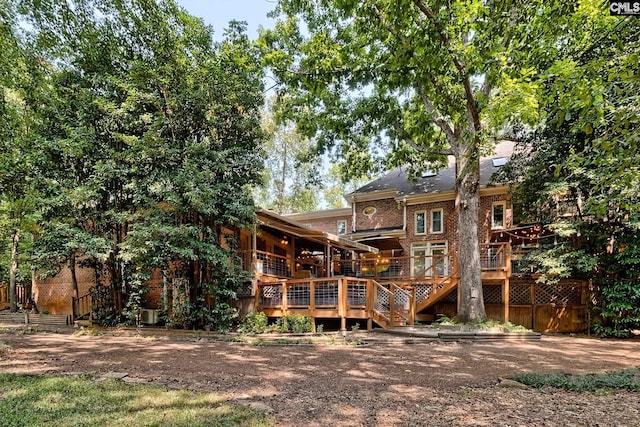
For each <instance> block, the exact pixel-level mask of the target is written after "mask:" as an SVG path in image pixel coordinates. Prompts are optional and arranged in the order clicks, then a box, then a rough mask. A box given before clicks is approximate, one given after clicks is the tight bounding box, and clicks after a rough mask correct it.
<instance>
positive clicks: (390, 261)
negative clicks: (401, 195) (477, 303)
mask: <svg viewBox="0 0 640 427" xmlns="http://www.w3.org/2000/svg"><path fill="white" fill-rule="evenodd" d="M509 248H510V245H509V243H485V244H481V245H480V263H481V267H482V270H483V271H510V267H511V254H510V249H509ZM252 254H253V252H252V251H243V252H242V254H241V257H242V260H243V266H244V269H245V270H246V271H251V269H250V266H251V263H252V260H251V257H252V256H253V255H252ZM255 254H256V268H255V272H256V273H257V274H259V275H267V276H273V277H277V278H281V279H288V278H292V277H294V276H295V263H294V261H293V259H292V258H290V257H286V256H282V255H276V254H273V253H269V252H263V251H255ZM457 262H458V253H457V249H456V248H455V246H454V247H451V248H450V249H449V251H448V252H447V253H446V254H433V255H420V256H404V257H384V256H379V257H376V258H357V259H334V260H333V262H332V264H333V269H332V270H333V271H332V272H333V276H347V277H355V278H362V279H373V280H376V281H379V282H383V283H389V282H416V281H421V280H425V281H428V282H434V281H438V279H442V278H446V277H449V276H451V275H452V274H453V272H454V271H456V265H457ZM323 275H324V274H323ZM318 276H320V274H318Z"/></svg>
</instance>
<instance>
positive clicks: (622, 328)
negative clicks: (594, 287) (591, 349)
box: [593, 280, 640, 338]
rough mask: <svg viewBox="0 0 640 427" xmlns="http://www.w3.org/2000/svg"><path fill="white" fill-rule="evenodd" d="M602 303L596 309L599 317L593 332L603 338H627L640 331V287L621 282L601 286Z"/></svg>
mask: <svg viewBox="0 0 640 427" xmlns="http://www.w3.org/2000/svg"><path fill="white" fill-rule="evenodd" d="M599 297H600V301H601V303H600V304H599V305H598V306H596V307H594V312H595V314H596V315H597V316H598V317H597V318H596V319H595V321H594V324H593V332H595V333H596V334H598V335H601V336H603V337H618V338H627V337H630V336H631V335H632V330H634V329H640V286H638V283H637V282H634V281H625V280H620V281H616V282H612V283H606V284H604V283H603V284H601V285H600V295H599Z"/></svg>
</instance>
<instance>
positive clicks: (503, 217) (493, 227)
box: [491, 200, 507, 230]
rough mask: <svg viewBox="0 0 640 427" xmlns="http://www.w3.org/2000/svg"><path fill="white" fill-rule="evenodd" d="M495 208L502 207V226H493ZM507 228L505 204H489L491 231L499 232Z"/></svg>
mask: <svg viewBox="0 0 640 427" xmlns="http://www.w3.org/2000/svg"><path fill="white" fill-rule="evenodd" d="M496 206H502V225H495V221H494V218H495V208H496ZM506 226H507V202H506V201H505V200H502V201H500V202H495V203H492V204H491V229H492V230H501V229H504V228H505V227H506Z"/></svg>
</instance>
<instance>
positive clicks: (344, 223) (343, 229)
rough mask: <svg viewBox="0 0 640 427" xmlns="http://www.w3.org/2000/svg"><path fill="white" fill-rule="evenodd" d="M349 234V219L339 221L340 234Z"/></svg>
mask: <svg viewBox="0 0 640 427" xmlns="http://www.w3.org/2000/svg"><path fill="white" fill-rule="evenodd" d="M341 234H347V221H345V220H340V221H338V235H341Z"/></svg>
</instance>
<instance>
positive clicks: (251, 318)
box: [238, 312, 269, 334]
mask: <svg viewBox="0 0 640 427" xmlns="http://www.w3.org/2000/svg"><path fill="white" fill-rule="evenodd" d="M268 327H269V324H268V319H267V316H266V315H265V314H264V313H262V312H259V313H258V312H253V313H249V314H247V317H245V319H244V322H242V324H240V326H239V327H238V332H241V333H245V334H264V333H265V332H267V329H268Z"/></svg>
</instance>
